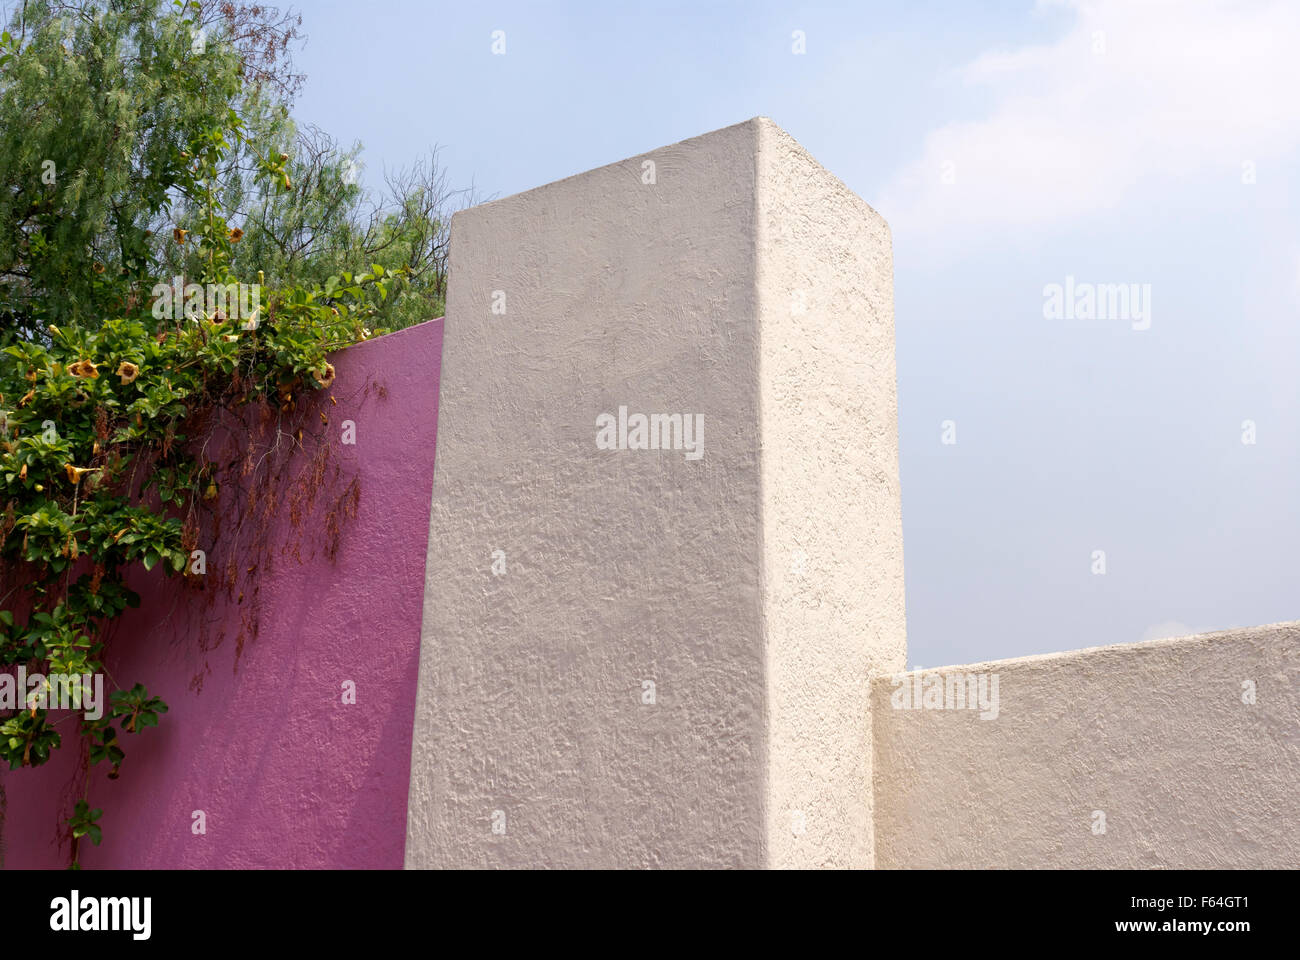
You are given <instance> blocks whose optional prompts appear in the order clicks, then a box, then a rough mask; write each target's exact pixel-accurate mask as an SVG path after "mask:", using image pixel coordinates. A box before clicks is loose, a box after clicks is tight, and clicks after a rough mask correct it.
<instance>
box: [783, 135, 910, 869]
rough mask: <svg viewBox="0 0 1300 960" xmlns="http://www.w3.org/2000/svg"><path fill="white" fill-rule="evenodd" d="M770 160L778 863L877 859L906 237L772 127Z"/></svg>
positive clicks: (896, 518)
mask: <svg viewBox="0 0 1300 960" xmlns="http://www.w3.org/2000/svg"><path fill="white" fill-rule="evenodd" d="M758 156H759V172H760V176H759V187H758V196H759V205H758V208H759V219H758V237H759V257H758V289H759V316H760V322H759V330H760V337H759V339H760V362H761V365H762V370H761V377H760V381H761V391H760V408H761V411H762V428H761V433H762V475H763V538H764V557H765V563H764V590H763V596H764V613H765V616H766V625H767V634H768V643H767V658H766V663H767V704H768V781H767V802H768V809H769V817H768V831H767V836H768V842H769V853H770V863H771V865H773V866H791V867H795V866H836V867H850V866H851V867H866V866H870V865H871V862H872V846H873V841H872V820H871V806H870V802H869V801H870V799H871V796H872V789H871V783H872V772H871V762H872V751H871V715H870V710H869V709H868V706H869V704H868V697H867V690H868V685H869V682H870V677H871V676H878V675H880V674H881V673H886V672H890V671H894V670H901V669H902V668H903V667H904V665H905V663H906V652H907V641H906V625H905V618H904V612H903V527H902V518H901V516H900V492H899V480H898V442H897V437H898V427H897V419H898V416H897V410H896V403H895V386H894V384H895V374H894V301H893V290H894V287H893V260H892V245H891V241H890V235H889V227H888V225H887V224H886V223H885V221H884V219H883V218H881V216H880V215H879V214H877V213H876V212H875V211H874V210H872V209H871V208H870V207H869V206H867V204H866V203H864V202H863V201H862V200H861V199H860V198H859V197H858V196H857V195H855V194H854V193H853V192H852V191H850V190H849V189H848V188H847V187H845V186H844V184H842V183H840V181H839V180H837V179H836V178H835V177H833V176H831V175H830V174H829V173H827V172H826V171H825V170H824V169H822V167H820V166H819V165H818V164H817V162H816V161H815V160H813V158H812V157H810V156H809V155H808V153H807V152H806V151H805V150H804V149H803V148H802V147H800V146H799V144H798V143H796V142H795V141H794V140H793V139H791V137H790V136H789V135H788V134H786V133H785V132H784V131H782V130H781V129H780V128H779V127H777V126H776V125H775V124H772V123H770V122H764V123H761V124H760V126H759V153H758ZM860 797H865V798H867V800H868V802H867V803H863V802H861V801H860V800H859V798H860Z"/></svg>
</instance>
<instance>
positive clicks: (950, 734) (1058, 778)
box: [872, 623, 1300, 869]
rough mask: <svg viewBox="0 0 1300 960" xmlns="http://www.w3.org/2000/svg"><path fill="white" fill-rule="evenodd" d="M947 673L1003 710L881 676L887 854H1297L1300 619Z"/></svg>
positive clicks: (1193, 860) (1065, 860)
mask: <svg viewBox="0 0 1300 960" xmlns="http://www.w3.org/2000/svg"><path fill="white" fill-rule="evenodd" d="M950 671H960V672H965V673H979V672H986V673H996V674H998V675H999V688H1000V689H999V699H1000V708H999V713H998V716H997V718H996V719H990V720H981V719H980V717H979V715H978V713H976V712H974V711H970V710H955V711H948V710H924V709H922V710H909V709H894V708H892V706H891V695H892V694H893V692H894V690H895V689H896V686H895V684H894V683H893V681H892V679H891V678H889V677H882V678H880V679H878V680H876V681H875V682H874V683H873V689H872V694H873V716H874V718H875V762H876V787H875V793H876V798H875V799H876V856H877V865H878V866H880V867H889V868H897V867H936V868H944V867H948V868H986V867H995V868H1018V867H1031V868H1032V867H1087V868H1153V867H1161V868H1166V867H1167V868H1204V869H1216V868H1255V867H1283V868H1295V867H1297V866H1300V829H1298V827H1297V824H1300V787H1298V786H1297V785H1298V784H1300V623H1283V624H1276V625H1272V626H1264V627H1252V628H1249V629H1241V630H1230V631H1226V632H1223V633H1213V634H1205V635H1201V636H1194V637H1186V638H1181V639H1176V640H1156V641H1152V642H1149V643H1140V644H1128V645H1122V646H1112V647H1103V648H1096V649H1089V650H1080V651H1075V652H1070V653H1059V654H1051V655H1048V656H1039V657H1027V658H1024V659H1017V660H1002V661H997V662H993V663H984V664H973V665H968V666H961V667H951V668H944V669H942V670H936V671H928V670H927V671H924V673H925V674H930V673H932V672H933V673H939V674H943V673H946V672H950ZM1247 681H1249V682H1250V683H1249V684H1247ZM1252 690H1253V695H1254V701H1255V702H1254V703H1249V702H1246V700H1247V699H1249V695H1250V694H1251V692H1252ZM1243 698H1245V699H1243ZM1098 813H1100V814H1102V815H1103V816H1104V828H1105V829H1104V832H1101V831H1099V830H1097V827H1098V826H1099V825H1100V824H1101V823H1102V820H1101V819H1100V818H1099V817H1098V816H1097V814H1098Z"/></svg>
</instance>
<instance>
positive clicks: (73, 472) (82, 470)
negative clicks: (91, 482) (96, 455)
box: [63, 463, 99, 484]
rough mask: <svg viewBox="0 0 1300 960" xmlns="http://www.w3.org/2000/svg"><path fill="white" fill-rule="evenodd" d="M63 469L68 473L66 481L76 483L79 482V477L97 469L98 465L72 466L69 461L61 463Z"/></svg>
mask: <svg viewBox="0 0 1300 960" xmlns="http://www.w3.org/2000/svg"><path fill="white" fill-rule="evenodd" d="M63 469H64V471H65V472H66V473H67V475H68V482H69V483H73V484H76V483H80V482H81V478H82V477H84V476H85V475H86V474H88V473H93V472H94V471H96V470H98V469H99V467H74V466H73V465H72V464H70V463H65V464H64V465H63Z"/></svg>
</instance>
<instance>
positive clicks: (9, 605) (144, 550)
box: [0, 0, 442, 866]
mask: <svg viewBox="0 0 1300 960" xmlns="http://www.w3.org/2000/svg"><path fill="white" fill-rule="evenodd" d="M245 15H247V16H251V17H254V20H253V21H252V22H253V23H255V24H257V23H261V24H263V25H264V26H265V23H266V22H267V21H266V17H267V13H266V8H262V7H248V8H243V7H240V6H239V5H236V4H222V5H221V7H220V15H219V16H217V15H216V14H213V5H212V4H210V3H209V4H194V3H182V2H180V0H175V2H172V3H158V2H154V0H114V2H103V3H97V2H93V0H83V2H81V3H78V4H72V5H69V4H66V3H58V4H56V3H52V2H48V0H29V2H28V3H26V4H24V5H23V7H22V9H21V11H20V12H19V14H18V15H17V16H16V19H15V21H14V23H13V24H11V26H10V28H9V30H7V31H6V32H4V34H3V35H2V36H0V185H3V187H4V189H0V590H3V591H4V592H3V594H0V607H2V608H3V609H0V666H12V665H21V666H25V667H26V668H27V670H28V672H29V673H33V674H35V673H40V674H42V675H44V676H47V677H49V676H52V675H55V674H77V675H86V674H105V673H106V671H105V667H104V657H105V643H104V640H103V638H104V637H105V636H106V628H107V627H108V625H109V624H110V623H111V622H112V621H113V620H114V619H115V618H117V617H119V616H121V615H122V613H123V612H124V611H125V610H127V609H128V608H129V607H132V606H136V605H138V604H139V602H140V600H139V597H138V596H137V595H136V594H135V593H133V592H132V591H131V590H130V588H129V587H128V586H127V583H126V579H125V578H126V573H127V572H128V570H130V569H131V568H132V566H133V565H136V564H139V565H140V566H141V567H143V568H144V569H145V570H155V569H157V570H160V571H162V573H164V574H165V575H168V576H191V575H192V573H193V571H191V570H190V569H189V565H190V562H191V558H192V556H193V550H194V548H195V541H196V536H197V520H196V518H197V516H198V514H199V512H200V511H201V510H203V509H205V508H206V505H208V504H210V503H212V502H215V501H216V500H217V499H218V494H219V489H218V482H219V477H218V473H219V471H218V470H217V467H216V464H214V463H213V462H212V461H210V460H209V459H207V455H206V454H205V450H206V448H207V444H206V441H208V440H210V439H211V437H212V436H213V432H214V428H215V424H216V423H217V422H218V421H219V420H220V419H221V417H222V415H226V414H231V413H233V414H235V416H234V417H233V418H231V417H229V416H227V417H226V422H227V423H229V422H230V421H231V420H232V419H233V420H234V421H235V422H238V421H239V418H240V415H241V414H240V411H241V410H248V409H252V408H256V409H260V410H263V411H276V410H278V411H281V412H283V411H289V410H292V409H293V408H294V406H295V405H296V401H297V398H298V397H299V396H300V395H301V394H303V393H306V392H309V391H313V390H318V389H323V388H327V387H328V386H329V385H330V384H331V383H332V382H333V380H334V369H333V367H332V366H331V365H330V363H329V361H328V359H327V357H328V354H329V353H330V352H331V351H334V350H337V349H339V348H340V347H343V346H346V345H348V344H351V343H354V342H356V341H357V340H360V339H365V338H366V337H368V336H371V335H373V333H375V332H376V331H378V330H379V329H380V328H381V327H382V326H384V325H385V324H386V322H387V320H388V319H391V318H397V319H398V320H399V321H401V322H406V321H409V320H411V319H426V318H427V317H429V316H433V315H436V314H434V313H433V312H432V311H431V310H430V309H429V305H430V304H431V303H432V302H433V301H432V300H431V299H430V295H429V292H428V289H427V282H428V281H427V278H424V279H422V271H427V268H428V263H427V262H426V261H427V257H426V255H425V254H421V253H418V252H416V251H417V248H420V245H421V244H424V247H422V248H421V249H424V250H427V249H428V238H429V237H430V236H434V237H436V236H437V235H438V231H439V230H441V229H442V228H441V226H440V225H439V224H438V223H437V222H435V221H434V220H431V219H426V220H425V221H424V222H423V223H422V225H421V224H417V223H415V222H414V221H415V220H416V219H418V218H419V217H420V216H423V215H424V213H427V207H422V206H420V204H419V203H416V204H415V205H414V206H409V207H408V208H406V212H405V213H398V214H396V215H389V216H386V217H385V218H383V220H382V223H380V224H379V225H378V226H377V227H376V226H374V225H373V224H364V223H363V224H359V223H358V221H357V220H356V219H355V217H352V216H351V214H350V213H349V211H352V212H355V210H356V209H357V204H359V203H361V202H362V199H363V197H362V194H361V193H360V192H359V190H358V189H357V188H356V187H355V185H353V184H351V183H344V182H342V179H340V175H339V174H338V169H339V165H340V164H341V163H343V162H344V161H346V160H349V159H350V158H349V157H341V156H339V155H337V154H336V153H335V154H330V153H329V152H328V151H326V152H325V153H324V154H317V155H314V156H313V157H309V158H307V159H306V160H302V159H299V158H296V157H295V156H294V155H293V154H292V152H291V148H290V146H289V145H288V140H292V139H293V129H292V125H291V124H290V122H289V121H288V114H287V110H286V106H285V104H284V103H283V102H278V101H276V100H275V99H274V98H273V97H272V96H270V95H268V93H267V90H268V89H273V88H275V81H276V80H277V77H280V76H281V75H279V74H277V73H276V69H275V64H274V63H273V62H268V61H267V60H266V59H265V57H264V56H262V55H261V54H259V53H258V52H257V51H258V50H259V49H260V47H259V45H258V43H257V42H254V43H252V44H251V45H250V46H251V48H252V49H253V51H254V53H253V54H251V55H250V52H249V46H246V47H245V48H243V49H241V47H240V46H239V43H238V42H237V41H238V37H239V33H238V31H237V30H235V29H234V27H233V26H232V24H239V23H244V24H247V23H248V22H249V21H248V20H247V19H245V20H240V19H239V17H241V16H245ZM213 16H216V17H217V19H216V20H213V19H212V17H213ZM205 17H208V19H206V20H205V19H204V18H205ZM222 17H224V18H226V19H225V20H222V19H221V18H222ZM256 18H262V19H260V20H259V19H256ZM223 23H224V24H225V25H226V27H227V29H225V30H224V31H223V29H220V28H221V27H222V24H223ZM205 24H206V25H207V26H209V27H213V26H214V24H215V29H213V31H212V32H211V33H209V34H206V35H205V39H204V42H203V43H202V44H197V43H196V40H195V37H196V36H197V35H198V31H199V29H200V28H201V27H203V26H204V25H205ZM245 39H247V37H245ZM199 47H202V49H199ZM259 56H262V59H258V57H259ZM250 57H251V59H250ZM281 78H282V77H281ZM291 79H292V78H291ZM295 179H296V180H298V186H295V185H294V180H295ZM336 180H338V183H335V181H336ZM304 181H306V182H305V183H304ZM341 188H343V189H341ZM416 192H417V193H418V189H417V190H416ZM331 196H334V197H340V196H341V197H342V198H343V201H342V202H341V203H340V204H336V205H334V206H332V207H331V206H329V204H328V202H327V201H328V198H329V197H331ZM317 230H320V231H321V238H322V239H320V240H319V242H317V243H316V245H315V246H314V247H313V246H307V247H304V246H302V245H301V244H295V242H294V241H293V238H294V237H300V236H302V235H304V234H306V233H313V232H315V231H317ZM286 238H288V239H287V240H286ZM376 247H378V248H380V249H382V250H383V251H384V253H383V255H374V254H375V252H376V251H375V249H374V248H376ZM304 251H305V252H304ZM422 258H425V259H422ZM352 264H356V265H361V264H365V265H367V266H364V267H362V268H361V269H359V270H358V269H357V268H356V266H353V265H352ZM422 264H423V266H422ZM177 275H179V276H180V277H182V279H183V280H184V283H185V284H196V285H197V286H196V287H193V289H196V290H198V291H199V292H200V294H206V297H205V296H200V297H199V298H198V302H197V304H193V303H190V302H189V300H188V299H186V300H185V302H184V303H182V302H181V301H182V298H181V296H180V294H181V293H182V292H183V291H173V290H169V289H168V288H167V286H165V285H167V284H170V283H171V278H172V277H173V276H177ZM268 277H269V278H268ZM239 284H244V285H245V289H247V288H252V287H253V285H254V284H256V285H257V286H256V287H255V288H253V289H255V290H257V301H258V302H257V307H256V309H255V311H254V312H253V313H252V314H251V315H247V314H245V315H241V312H240V310H239V309H238V306H239V304H240V300H239V299H238V298H236V299H235V301H234V303H235V305H236V308H235V309H230V308H229V306H228V302H227V301H224V300H221V299H220V298H218V305H217V306H215V307H214V306H213V303H212V299H211V295H212V293H213V291H214V290H215V291H220V290H224V289H229V290H232V291H236V290H238V289H239V288H238V285H239ZM421 284H425V285H426V286H421ZM230 285H235V286H230ZM183 289H184V290H190V289H191V287H188V286H185V287H184V288H183ZM187 297H188V295H187ZM23 695H25V691H21V692H20V696H23ZM110 702H111V706H110V707H109V709H108V710H107V711H106V713H105V714H104V715H103V716H101V717H99V718H98V719H94V720H92V719H89V718H88V717H86V716H85V715H84V714H82V713H77V714H74V718H75V723H76V730H77V735H78V736H80V737H84V738H85V740H86V743H87V747H88V750H87V760H88V767H89V766H93V765H97V764H101V763H103V764H106V765H107V767H108V769H109V777H110V778H111V779H116V778H117V776H118V775H119V772H120V769H121V767H122V764H123V762H124V760H125V758H126V753H125V750H124V748H123V746H122V742H123V738H122V737H121V736H119V735H123V736H124V735H134V734H138V733H140V732H142V731H143V730H145V729H146V728H148V727H152V726H156V725H157V724H158V723H159V721H160V718H161V716H162V715H163V714H165V713H166V712H167V705H166V704H165V703H164V702H163V701H162V700H161V699H160V698H158V697H157V696H153V695H151V694H150V692H149V691H148V690H147V689H146V687H145V686H144V685H143V684H140V683H135V684H134V685H133V686H131V687H129V688H126V689H116V690H113V691H112V692H111V696H110ZM51 706H52V705H51ZM58 722H60V721H56V720H54V719H52V718H51V709H50V708H47V706H45V705H41V704H40V703H38V702H28V701H26V700H24V702H22V703H20V704H19V705H18V707H17V708H16V709H13V710H0V760H4V761H7V762H8V764H9V766H10V768H11V769H13V768H18V767H23V766H38V765H40V764H43V763H45V762H47V761H48V760H49V758H50V755H51V753H52V751H53V750H56V749H59V748H60V747H61V745H63V743H64V740H65V739H67V740H69V741H72V742H76V739H77V738H76V737H67V738H65V737H63V736H61V735H60V732H59V731H58V730H56V729H55V724H56V723H58ZM65 732H66V731H65ZM86 782H87V784H89V777H88V776H87V777H86ZM87 788H88V787H87ZM101 816H102V811H101V810H100V809H97V808H94V809H92V808H91V807H90V806H89V802H88V798H85V797H83V798H82V799H81V800H80V801H78V803H77V805H76V809H75V812H74V813H73V816H72V818H71V820H70V821H69V827H70V831H71V837H72V861H73V865H74V866H75V865H76V864H77V848H78V843H79V841H80V840H81V839H82V838H83V837H89V838H90V840H91V842H92V843H95V844H98V843H99V842H100V839H101V837H102V833H101V829H100V826H99V825H98V823H97V821H98V820H99V819H100V817H101Z"/></svg>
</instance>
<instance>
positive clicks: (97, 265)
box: [90, 260, 104, 273]
mask: <svg viewBox="0 0 1300 960" xmlns="http://www.w3.org/2000/svg"><path fill="white" fill-rule="evenodd" d="M90 269H92V270H94V271H95V272H96V273H103V272H104V265H103V264H102V263H100V262H99V261H98V260H96V261H95V262H94V263H93V264H92V265H91V268H90Z"/></svg>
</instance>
